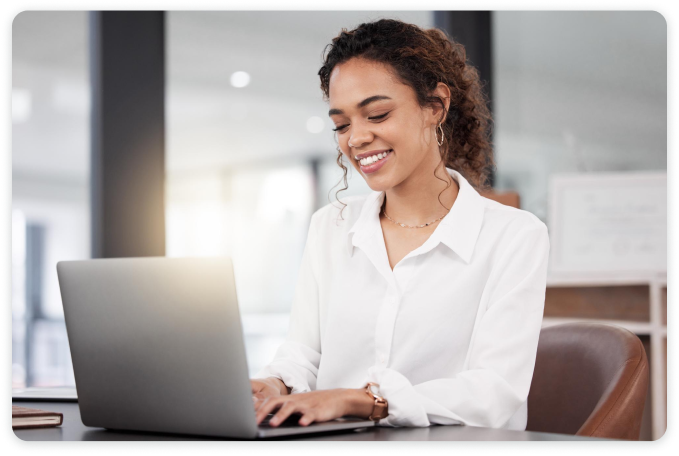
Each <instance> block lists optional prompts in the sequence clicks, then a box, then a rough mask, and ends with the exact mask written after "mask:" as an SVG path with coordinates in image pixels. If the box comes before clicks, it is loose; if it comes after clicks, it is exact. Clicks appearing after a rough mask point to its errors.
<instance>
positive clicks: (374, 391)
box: [369, 385, 380, 394]
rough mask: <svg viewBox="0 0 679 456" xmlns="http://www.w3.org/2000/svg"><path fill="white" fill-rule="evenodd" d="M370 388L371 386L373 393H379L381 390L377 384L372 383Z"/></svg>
mask: <svg viewBox="0 0 679 456" xmlns="http://www.w3.org/2000/svg"><path fill="white" fill-rule="evenodd" d="M369 388H370V392H372V393H373V394H378V393H379V391H380V390H379V388H378V387H377V385H370V386H369Z"/></svg>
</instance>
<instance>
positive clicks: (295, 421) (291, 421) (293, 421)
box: [259, 413, 302, 428]
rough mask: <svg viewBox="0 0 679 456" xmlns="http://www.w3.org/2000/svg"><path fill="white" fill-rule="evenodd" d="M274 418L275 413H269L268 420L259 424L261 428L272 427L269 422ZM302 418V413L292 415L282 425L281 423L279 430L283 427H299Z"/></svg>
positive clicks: (265, 419)
mask: <svg viewBox="0 0 679 456" xmlns="http://www.w3.org/2000/svg"><path fill="white" fill-rule="evenodd" d="M273 417H274V414H273V413H269V414H268V415H267V416H266V418H264V419H263V420H262V422H261V423H259V426H260V427H272V426H270V425H269V421H271V418H273ZM301 417H302V414H301V413H292V414H291V415H290V416H289V417H287V418H286V419H285V421H283V422H282V423H280V424H279V425H278V426H276V427H277V428H281V427H295V426H299V419H300V418H301Z"/></svg>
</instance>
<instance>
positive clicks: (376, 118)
mask: <svg viewBox="0 0 679 456" xmlns="http://www.w3.org/2000/svg"><path fill="white" fill-rule="evenodd" d="M387 114H389V113H388V112H385V113H384V114H382V115H381V116H377V117H368V119H370V120H379V119H384V118H385V117H387Z"/></svg>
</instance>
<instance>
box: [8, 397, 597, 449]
mask: <svg viewBox="0 0 679 456" xmlns="http://www.w3.org/2000/svg"><path fill="white" fill-rule="evenodd" d="M12 404H13V405H21V406H23V407H31V408H37V409H42V410H48V411H53V412H60V413H63V414H64V422H63V424H62V425H61V426H59V427H55V428H45V429H24V430H18V429H17V430H14V433H15V434H16V435H17V437H19V438H20V439H22V440H221V439H219V438H201V437H196V436H190V435H189V436H187V435H170V434H155V433H145V432H127V431H109V430H105V429H100V428H91V427H86V426H85V425H84V424H83V423H82V421H81V420H80V409H79V408H78V404H77V403H76V402H36V401H17V400H13V401H12ZM296 439H300V440H363V441H374V440H543V441H544V440H552V441H553V440H599V439H592V438H589V437H576V436H572V435H564V434H547V433H544V432H523V431H508V430H504V429H488V428H479V427H471V426H431V427H428V428H386V427H376V428H369V429H363V430H359V431H350V432H333V433H326V434H310V435H308V436H299V437H296ZM287 440H289V438H288V439H287Z"/></svg>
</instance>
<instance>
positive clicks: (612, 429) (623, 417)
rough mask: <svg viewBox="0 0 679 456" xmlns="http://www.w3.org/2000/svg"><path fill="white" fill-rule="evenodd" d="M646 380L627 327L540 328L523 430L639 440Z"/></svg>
mask: <svg viewBox="0 0 679 456" xmlns="http://www.w3.org/2000/svg"><path fill="white" fill-rule="evenodd" d="M648 381H649V369H648V360H647V358H646V352H645V351H644V347H643V345H642V343H641V341H640V340H639V338H638V337H637V336H636V335H634V334H633V333H631V332H630V331H628V330H626V329H623V328H620V327H618V326H612V325H603V324H597V323H568V324H562V325H557V326H552V327H548V328H543V329H542V331H541V332H540V340H539V343H538V352H537V359H536V361H535V371H534V374H533V382H532V384H531V388H530V392H529V393H528V425H527V427H526V430H528V431H541V432H555V433H560V434H571V435H584V436H591V437H603V438H614V439H627V440H639V433H640V431H641V416H642V414H643V411H644V403H645V402H646V393H647V390H648Z"/></svg>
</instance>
